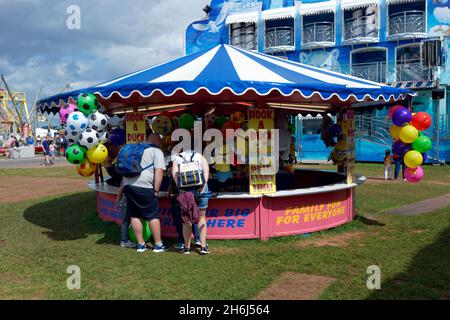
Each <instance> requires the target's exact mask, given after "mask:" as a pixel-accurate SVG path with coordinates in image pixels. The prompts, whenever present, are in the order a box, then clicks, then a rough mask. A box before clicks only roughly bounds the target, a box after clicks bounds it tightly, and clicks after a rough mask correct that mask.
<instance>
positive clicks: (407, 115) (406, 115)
mask: <svg viewBox="0 0 450 320" xmlns="http://www.w3.org/2000/svg"><path fill="white" fill-rule="evenodd" d="M411 119H412V115H411V112H410V111H409V110H408V109H406V108H399V109H397V110H396V111H395V112H394V113H393V114H392V122H393V123H394V124H395V125H396V126H399V127H403V126H404V125H406V124H408V123H409V122H410V121H411Z"/></svg>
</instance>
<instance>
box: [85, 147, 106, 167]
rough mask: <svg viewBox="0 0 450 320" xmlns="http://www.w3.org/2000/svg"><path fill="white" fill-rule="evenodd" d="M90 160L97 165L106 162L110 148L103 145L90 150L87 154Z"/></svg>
mask: <svg viewBox="0 0 450 320" xmlns="http://www.w3.org/2000/svg"><path fill="white" fill-rule="evenodd" d="M86 153H87V157H88V159H89V160H90V161H91V162H92V163H95V164H100V163H103V162H105V160H106V158H107V157H108V148H106V147H105V145H103V144H101V143H100V144H98V145H96V146H95V147H92V148H90V149H89V150H88V151H87V152H86Z"/></svg>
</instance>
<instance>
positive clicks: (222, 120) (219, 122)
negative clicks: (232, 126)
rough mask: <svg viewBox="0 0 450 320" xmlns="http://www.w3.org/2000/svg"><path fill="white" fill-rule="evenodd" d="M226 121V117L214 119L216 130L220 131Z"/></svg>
mask: <svg viewBox="0 0 450 320" xmlns="http://www.w3.org/2000/svg"><path fill="white" fill-rule="evenodd" d="M227 121H228V117H227V116H219V117H217V118H216V126H217V128H218V129H222V127H223V125H224V124H225V122H227Z"/></svg>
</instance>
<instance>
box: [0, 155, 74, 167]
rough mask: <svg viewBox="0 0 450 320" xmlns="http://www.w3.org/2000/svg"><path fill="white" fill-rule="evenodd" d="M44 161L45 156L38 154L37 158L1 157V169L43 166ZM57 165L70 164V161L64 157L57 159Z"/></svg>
mask: <svg viewBox="0 0 450 320" xmlns="http://www.w3.org/2000/svg"><path fill="white" fill-rule="evenodd" d="M42 163H44V157H43V156H38V157H36V158H29V159H11V160H9V159H0V169H13V168H17V169H18V168H42V167H43V166H42ZM55 166H56V167H63V166H70V163H68V162H67V161H66V159H64V158H59V159H58V158H56V159H55Z"/></svg>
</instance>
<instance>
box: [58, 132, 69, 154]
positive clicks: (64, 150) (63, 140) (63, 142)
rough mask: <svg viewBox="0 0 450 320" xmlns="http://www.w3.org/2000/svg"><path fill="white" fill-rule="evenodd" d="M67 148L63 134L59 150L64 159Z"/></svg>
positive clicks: (67, 143)
mask: <svg viewBox="0 0 450 320" xmlns="http://www.w3.org/2000/svg"><path fill="white" fill-rule="evenodd" d="M68 147H69V141H67V138H66V136H65V135H64V133H62V134H61V149H60V152H61V156H62V157H65V154H66V150H67V148H68Z"/></svg>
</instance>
